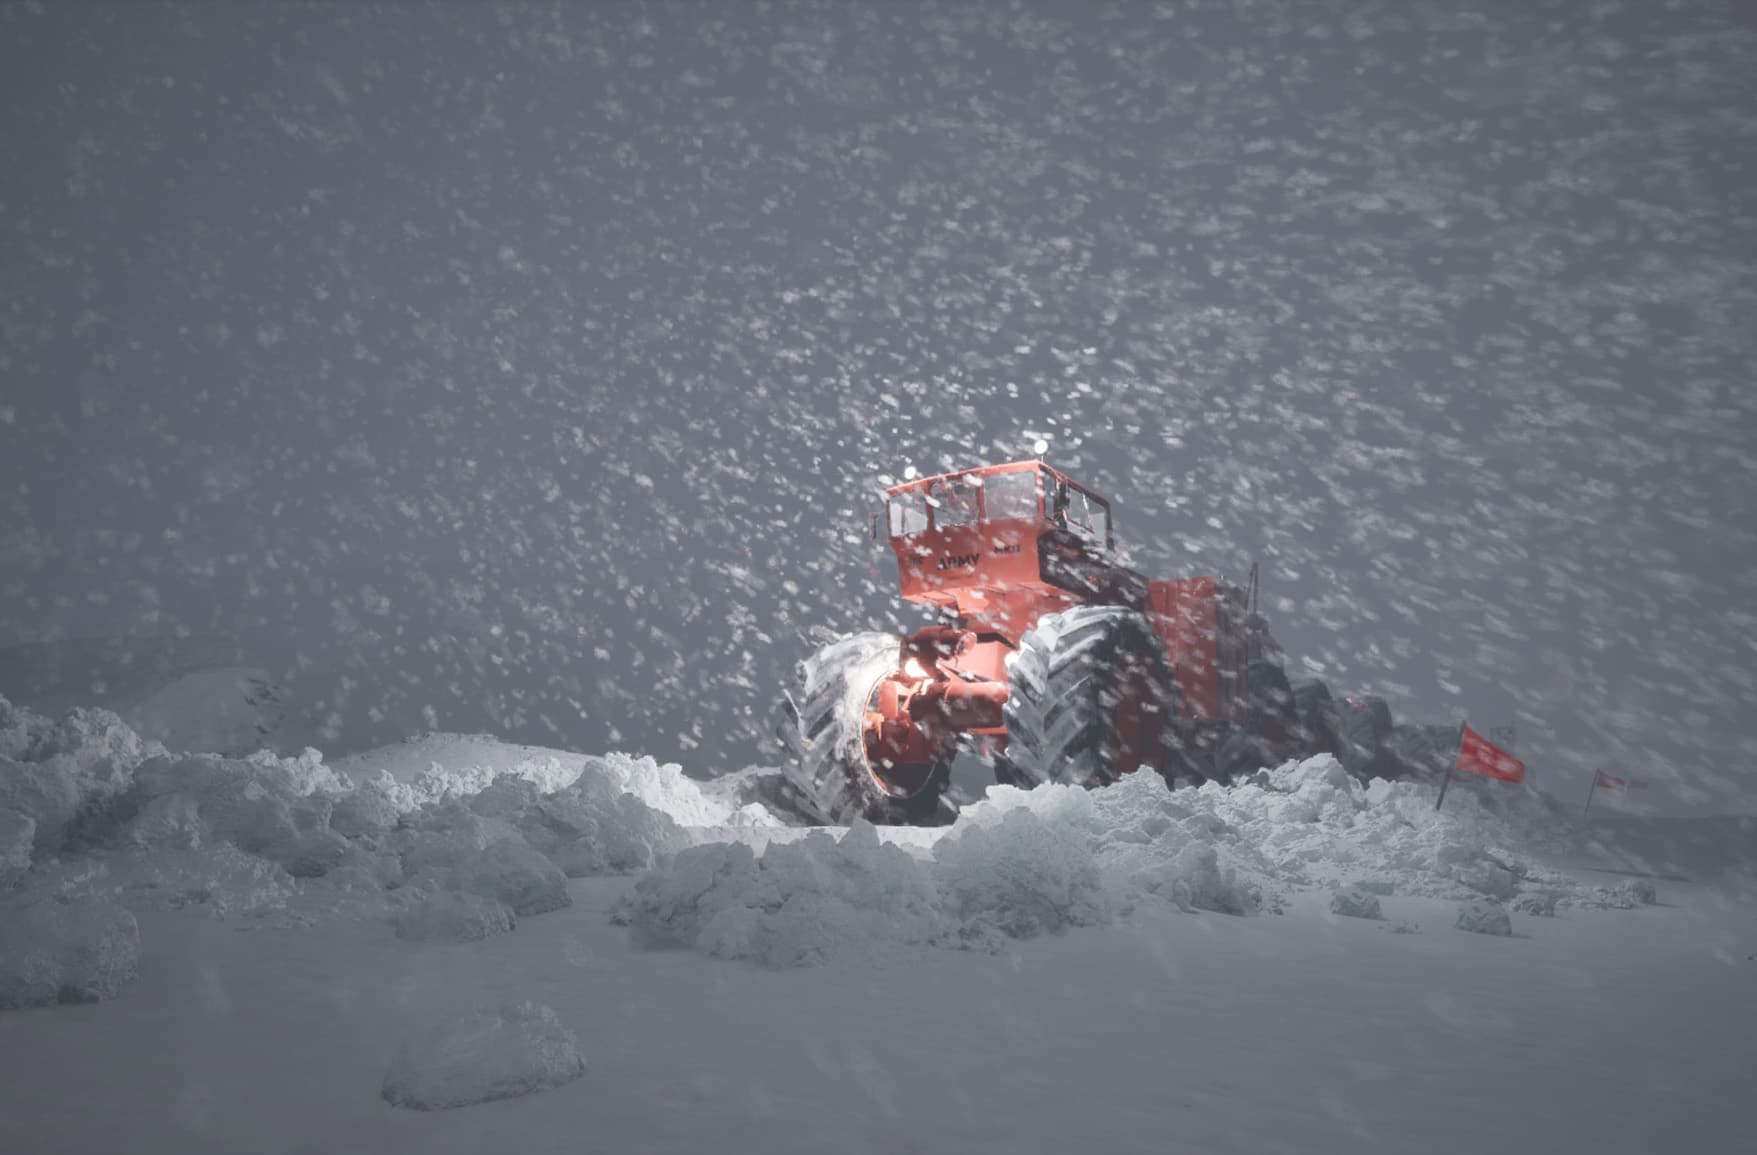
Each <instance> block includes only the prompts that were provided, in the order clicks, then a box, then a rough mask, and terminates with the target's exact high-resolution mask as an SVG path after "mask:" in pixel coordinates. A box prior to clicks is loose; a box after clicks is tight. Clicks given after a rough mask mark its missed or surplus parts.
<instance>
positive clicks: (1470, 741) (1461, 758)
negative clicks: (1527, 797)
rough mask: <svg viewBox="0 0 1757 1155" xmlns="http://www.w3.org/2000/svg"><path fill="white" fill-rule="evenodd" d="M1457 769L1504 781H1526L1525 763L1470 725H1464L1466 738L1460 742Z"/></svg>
mask: <svg viewBox="0 0 1757 1155" xmlns="http://www.w3.org/2000/svg"><path fill="white" fill-rule="evenodd" d="M1456 769H1459V770H1463V771H1466V772H1467V773H1470V774H1485V775H1487V776H1488V777H1490V778H1499V779H1500V780H1501V781H1503V782H1523V781H1525V763H1523V762H1521V761H1520V760H1519V759H1517V758H1515V757H1513V755H1511V754H1509V753H1507V752H1506V751H1505V750H1503V749H1501V748H1500V747H1499V746H1497V745H1495V744H1494V743H1493V742H1491V741H1489V740H1488V739H1487V738H1484V737H1483V736H1482V735H1481V734H1478V733H1477V732H1476V731H1475V730H1472V729H1471V728H1470V727H1469V725H1466V726H1465V727H1464V740H1463V741H1462V742H1460V743H1459V744H1458V762H1457V766H1456Z"/></svg>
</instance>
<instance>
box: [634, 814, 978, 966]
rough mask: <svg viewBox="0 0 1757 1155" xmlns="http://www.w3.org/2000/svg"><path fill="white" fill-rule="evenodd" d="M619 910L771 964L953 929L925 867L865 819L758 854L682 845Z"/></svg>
mask: <svg viewBox="0 0 1757 1155" xmlns="http://www.w3.org/2000/svg"><path fill="white" fill-rule="evenodd" d="M617 917H618V919H619V920H620V921H623V922H626V923H629V924H632V925H633V926H635V927H636V928H638V929H639V930H640V931H641V932H642V933H643V934H644V935H645V936H646V937H647V938H648V939H650V940H653V941H658V942H670V943H676V944H680V945H686V946H692V947H695V948H696V949H698V950H701V951H702V952H704V953H706V954H710V955H714V956H716V957H720V958H740V959H751V960H753V961H756V962H759V963H763V964H766V965H771V966H797V965H803V964H809V963H816V962H822V961H824V960H826V959H828V958H830V957H833V956H835V955H837V954H840V953H842V952H844V951H848V950H854V949H861V948H873V947H877V946H880V945H882V944H886V943H926V942H932V941H935V940H937V939H939V938H941V937H943V936H944V935H945V933H946V931H947V925H946V921H945V917H944V914H943V912H942V909H941V905H940V894H939V891H938V889H937V888H936V886H935V885H934V882H933V879H932V877H931V875H930V873H929V871H928V868H927V866H926V865H925V864H924V863H922V862H920V861H919V860H917V859H916V858H914V857H913V856H912V855H910V854H909V853H908V852H907V851H905V850H902V849H901V848H899V847H896V846H890V845H887V844H885V843H883V842H881V841H880V840H879V837H878V833H877V831H876V830H874V829H873V828H872V827H871V826H870V825H867V824H865V823H861V824H857V825H856V826H854V827H853V828H851V829H850V830H849V831H847V832H846V833H844V834H843V835H842V837H841V838H840V839H837V838H836V837H834V836H833V835H831V834H830V833H828V832H827V831H821V830H820V831H812V832H811V833H810V834H808V835H807V836H806V837H805V838H803V839H801V840H800V841H798V842H792V843H776V844H773V845H771V846H770V847H769V848H768V850H767V851H766V852H765V853H764V854H763V855H762V856H761V857H760V858H759V857H758V856H757V855H756V854H755V853H754V852H753V851H752V850H751V848H750V847H749V846H746V845H745V844H743V843H716V844H710V845H706V846H698V847H692V848H689V849H687V850H683V851H681V852H679V853H678V855H677V856H676V858H675V859H673V860H672V861H671V862H670V863H669V864H667V865H666V866H665V867H663V868H661V869H658V870H655V871H652V872H651V873H649V874H646V875H644V876H643V877H642V878H641V879H640V881H639V882H637V883H636V884H635V889H634V893H633V894H632V895H630V896H629V897H628V898H627V899H625V900H624V902H623V903H622V904H621V906H620V908H619V912H618V916H617Z"/></svg>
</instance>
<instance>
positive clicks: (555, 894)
mask: <svg viewBox="0 0 1757 1155" xmlns="http://www.w3.org/2000/svg"><path fill="white" fill-rule="evenodd" d="M450 882H451V886H452V887H453V888H454V889H456V890H461V891H464V892H465V893H468V894H476V895H481V896H482V897H484V898H493V899H498V900H499V901H501V902H504V903H505V904H506V905H507V906H509V907H511V908H512V911H513V913H514V914H520V915H533V914H542V913H544V912H545V911H551V910H560V909H561V908H562V907H564V906H567V905H568V904H569V903H571V902H572V901H573V900H572V899H571V898H569V897H568V893H567V876H566V875H564V874H562V873H561V868H560V867H558V866H556V865H555V864H554V863H553V862H550V861H549V860H548V859H547V858H544V857H543V856H542V855H541V854H538V853H537V852H536V851H535V850H533V849H531V847H530V846H529V845H527V844H526V843H525V842H524V840H523V839H516V840H515V839H505V840H502V841H500V842H495V843H493V844H491V845H489V846H486V847H484V848H483V849H481V850H478V851H476V852H475V853H473V854H471V855H469V856H468V857H466V858H465V859H464V860H463V861H461V862H459V863H458V864H457V866H455V867H454V868H453V869H452V872H451V878H450Z"/></svg>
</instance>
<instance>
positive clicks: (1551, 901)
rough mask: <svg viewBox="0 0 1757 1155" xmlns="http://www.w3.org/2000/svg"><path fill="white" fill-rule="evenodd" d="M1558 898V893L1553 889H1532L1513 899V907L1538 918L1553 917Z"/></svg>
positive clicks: (1521, 912)
mask: <svg viewBox="0 0 1757 1155" xmlns="http://www.w3.org/2000/svg"><path fill="white" fill-rule="evenodd" d="M1558 898H1560V895H1558V894H1557V893H1556V892H1555V891H1553V890H1546V891H1532V892H1530V893H1528V894H1522V895H1520V896H1519V897H1518V898H1516V899H1514V900H1513V909H1514V910H1516V911H1518V912H1519V913H1520V914H1532V915H1536V916H1538V917H1539V918H1554V917H1555V916H1556V900H1557V899H1558Z"/></svg>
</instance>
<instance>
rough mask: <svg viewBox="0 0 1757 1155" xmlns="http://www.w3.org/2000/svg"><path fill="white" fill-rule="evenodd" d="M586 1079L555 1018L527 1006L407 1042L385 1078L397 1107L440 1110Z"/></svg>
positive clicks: (568, 1035) (463, 1020)
mask: <svg viewBox="0 0 1757 1155" xmlns="http://www.w3.org/2000/svg"><path fill="white" fill-rule="evenodd" d="M585 1072H586V1061H585V1059H583V1058H581V1057H580V1052H579V1042H578V1040H577V1039H576V1038H575V1036H574V1033H573V1032H572V1031H570V1030H568V1029H567V1027H565V1026H563V1025H562V1022H561V1020H560V1018H558V1017H557V1016H556V1014H555V1012H554V1011H552V1010H550V1009H549V1008H548V1007H546V1006H543V1005H541V1004H539V1003H532V1002H522V1003H512V1004H509V1005H506V1006H502V1007H497V1008H494V1009H490V1010H478V1011H473V1012H471V1013H469V1014H466V1015H460V1016H457V1017H455V1018H450V1019H445V1020H443V1021H441V1022H438V1023H435V1024H433V1025H432V1026H431V1027H429V1028H427V1029H426V1030H424V1031H421V1032H419V1033H417V1034H415V1035H413V1036H412V1037H410V1038H409V1039H408V1040H407V1041H405V1042H404V1043H403V1045H402V1046H401V1047H399V1048H398V1049H397V1053H396V1055H395V1057H393V1058H392V1059H391V1062H390V1068H389V1069H388V1070H387V1071H386V1072H385V1076H384V1092H383V1093H384V1098H385V1101H386V1102H389V1103H390V1104H392V1105H393V1106H397V1107H412V1108H415V1109H417V1110H422V1111H437V1110H443V1109H445V1108H448V1107H467V1106H469V1105H470V1104H472V1103H486V1102H488V1101H490V1100H493V1099H510V1098H513V1097H515V1096H518V1095H529V1094H532V1093H533V1092H536V1091H546V1090H548V1089H550V1088H552V1087H559V1086H561V1085H562V1084H564V1083H569V1082H571V1081H573V1080H574V1079H577V1078H579V1077H580V1076H581V1075H583V1074H585Z"/></svg>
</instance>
